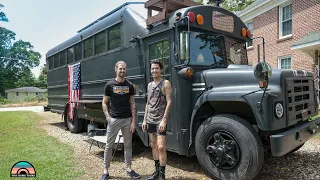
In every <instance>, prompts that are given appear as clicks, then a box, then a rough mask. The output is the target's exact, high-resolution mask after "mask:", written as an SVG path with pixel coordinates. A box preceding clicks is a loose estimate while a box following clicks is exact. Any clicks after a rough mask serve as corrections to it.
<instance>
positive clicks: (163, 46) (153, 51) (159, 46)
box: [149, 40, 170, 79]
mask: <svg viewBox="0 0 320 180" xmlns="http://www.w3.org/2000/svg"><path fill="white" fill-rule="evenodd" d="M169 51H170V50H169V40H164V41H160V42H157V43H154V44H151V45H150V46H149V59H150V61H152V60H156V59H157V60H160V61H161V62H162V64H163V75H164V76H165V78H166V79H170V72H169V56H170V52H169Z"/></svg>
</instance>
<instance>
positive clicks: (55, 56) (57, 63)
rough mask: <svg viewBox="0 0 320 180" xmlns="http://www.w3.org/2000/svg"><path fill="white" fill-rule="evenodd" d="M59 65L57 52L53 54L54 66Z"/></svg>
mask: <svg viewBox="0 0 320 180" xmlns="http://www.w3.org/2000/svg"><path fill="white" fill-rule="evenodd" d="M59 66H60V59H59V53H58V54H55V55H54V68H57V67H59Z"/></svg>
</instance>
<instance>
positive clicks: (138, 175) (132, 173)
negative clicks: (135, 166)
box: [127, 170, 141, 179]
mask: <svg viewBox="0 0 320 180" xmlns="http://www.w3.org/2000/svg"><path fill="white" fill-rule="evenodd" d="M127 174H128V176H130V177H131V178H133V179H140V178H141V176H140V174H138V173H136V172H134V170H131V171H130V172H128V171H127Z"/></svg>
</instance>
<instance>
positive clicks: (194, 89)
mask: <svg viewBox="0 0 320 180" xmlns="http://www.w3.org/2000/svg"><path fill="white" fill-rule="evenodd" d="M205 89H206V88H192V91H203V90H205Z"/></svg>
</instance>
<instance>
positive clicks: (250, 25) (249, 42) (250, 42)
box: [247, 22, 253, 48]
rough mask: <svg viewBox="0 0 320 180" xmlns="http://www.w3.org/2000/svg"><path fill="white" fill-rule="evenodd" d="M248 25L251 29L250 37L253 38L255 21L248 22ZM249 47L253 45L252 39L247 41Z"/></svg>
mask: <svg viewBox="0 0 320 180" xmlns="http://www.w3.org/2000/svg"><path fill="white" fill-rule="evenodd" d="M247 27H248V30H250V39H252V38H253V22H249V23H248V24H247ZM248 47H252V40H249V41H248V42H247V48H248Z"/></svg>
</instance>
